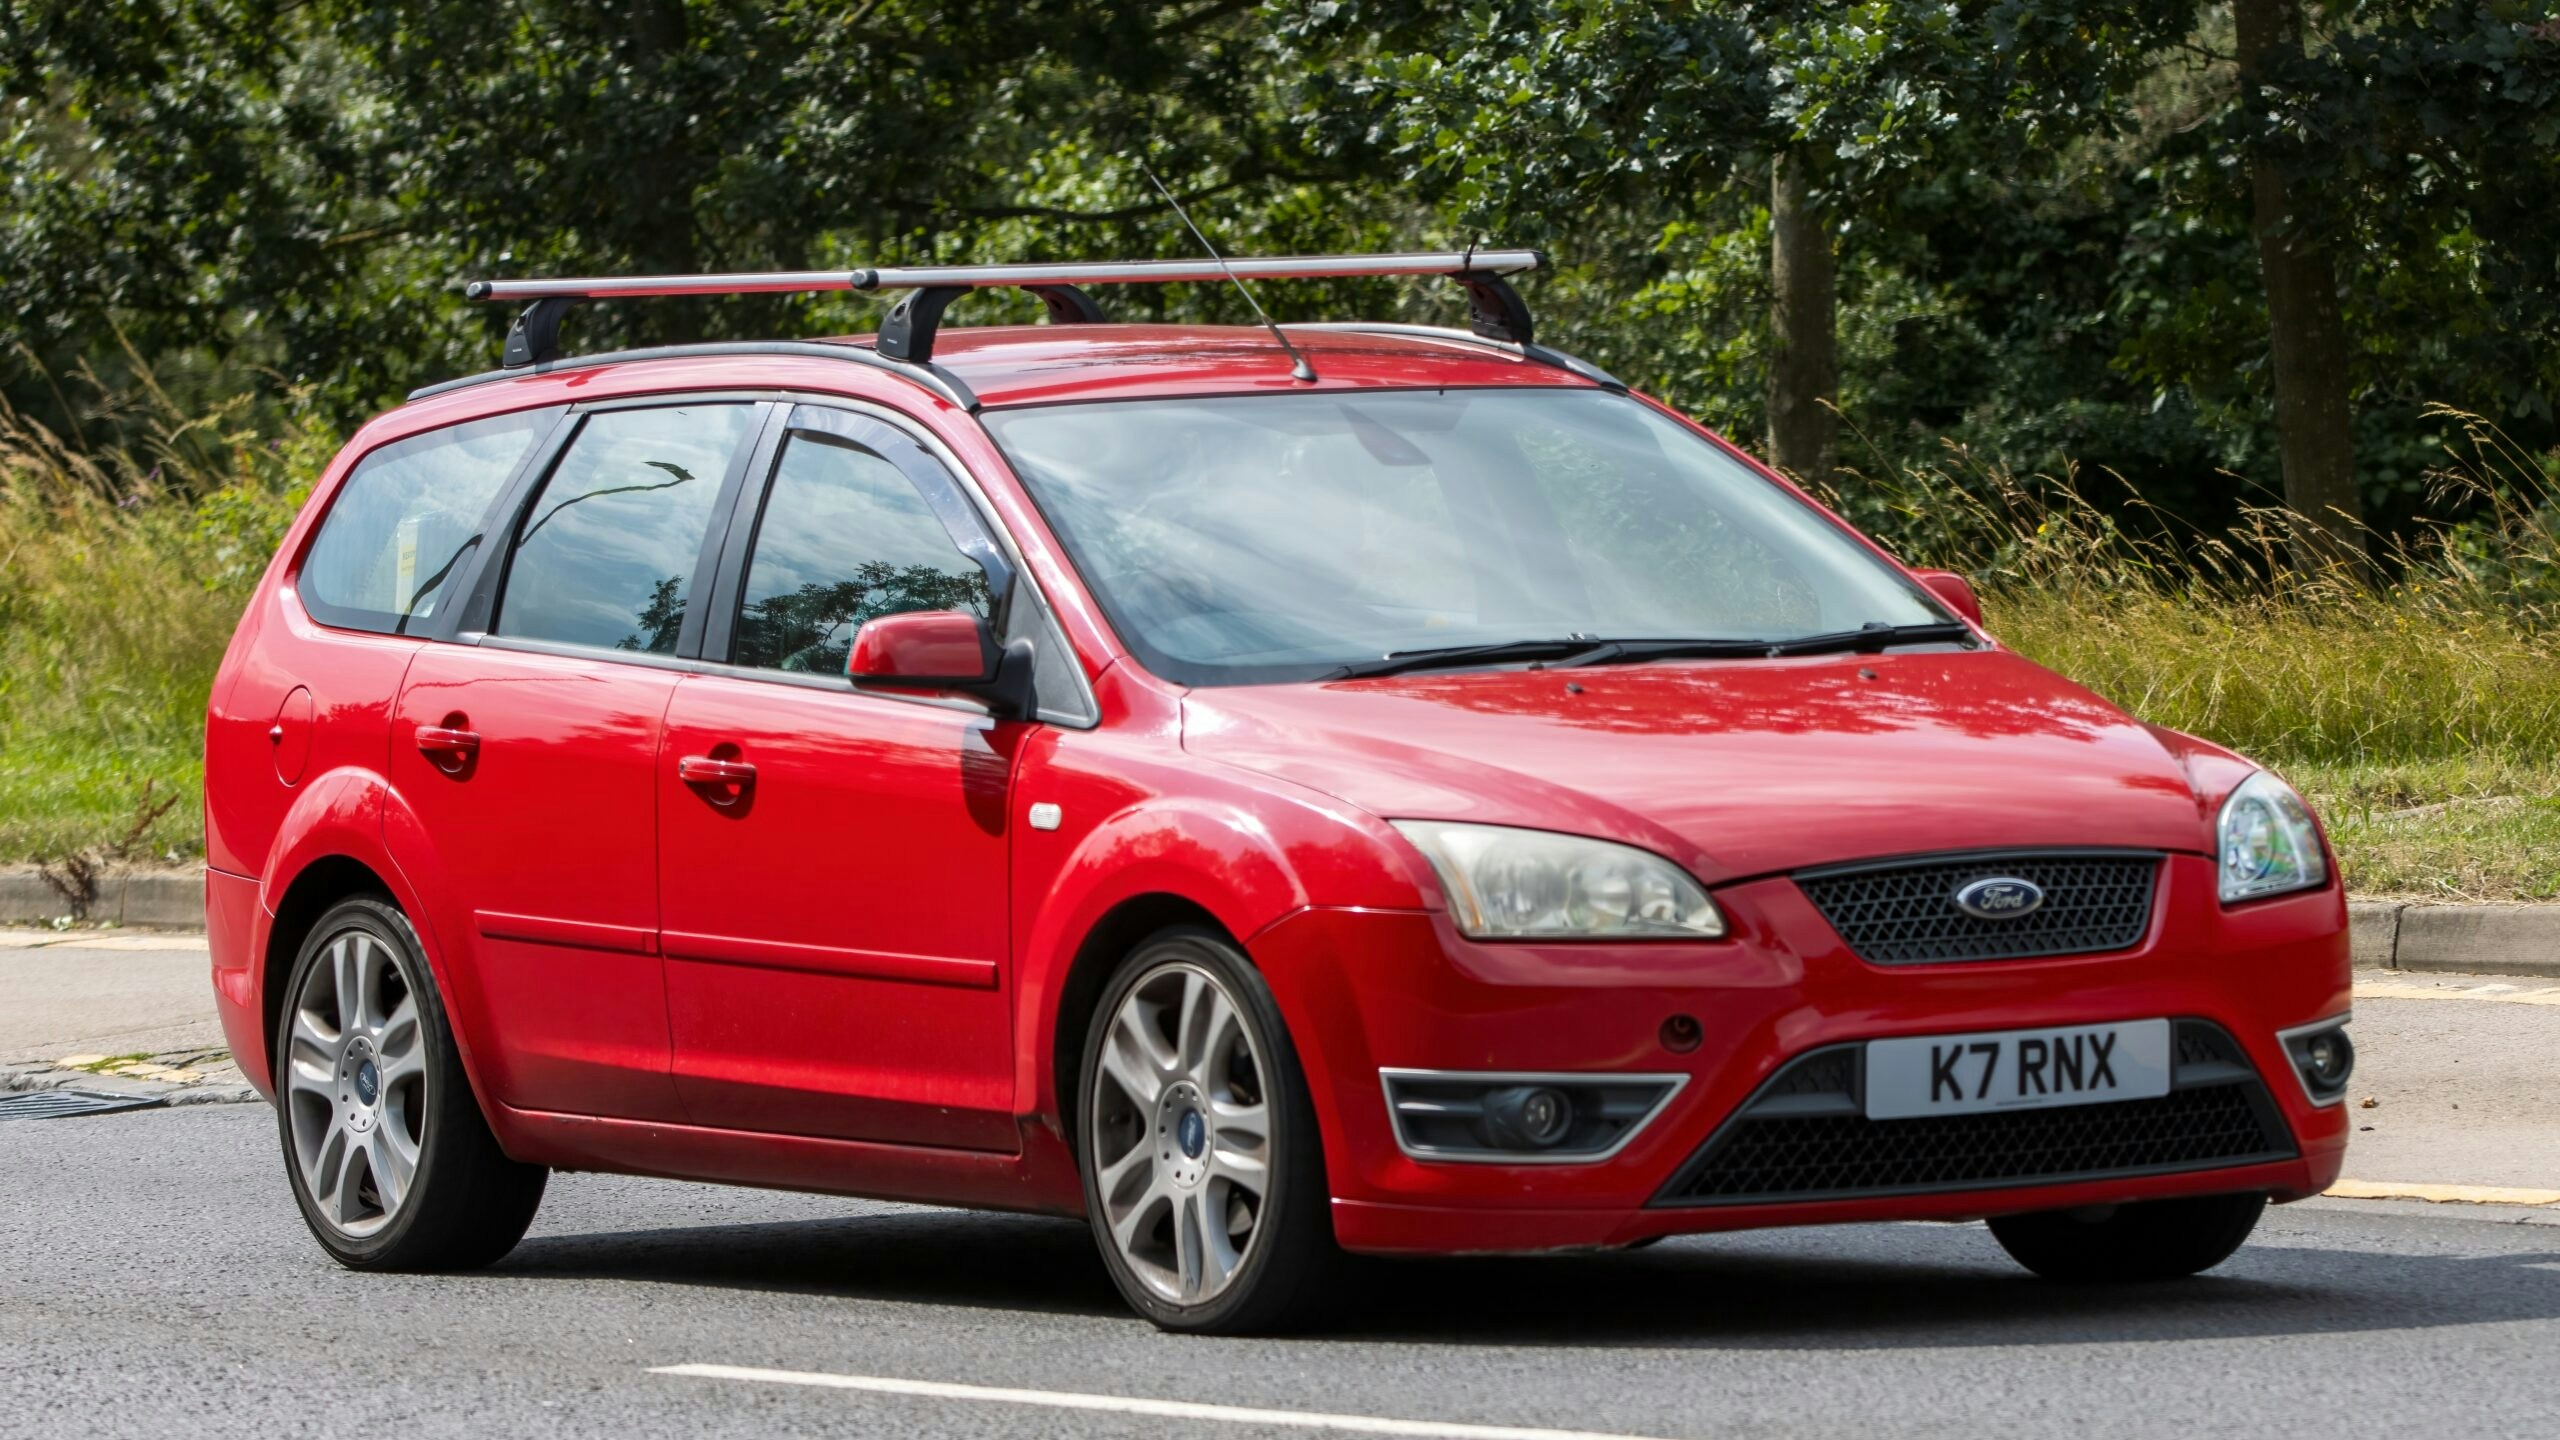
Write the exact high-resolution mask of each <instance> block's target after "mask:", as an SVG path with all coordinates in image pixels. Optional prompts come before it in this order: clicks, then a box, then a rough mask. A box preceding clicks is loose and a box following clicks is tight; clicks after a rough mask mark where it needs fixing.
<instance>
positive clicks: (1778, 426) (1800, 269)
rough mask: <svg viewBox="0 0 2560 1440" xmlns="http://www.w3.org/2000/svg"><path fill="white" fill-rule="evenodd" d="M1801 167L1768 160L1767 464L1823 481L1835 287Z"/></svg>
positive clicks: (1832, 449)
mask: <svg viewBox="0 0 2560 1440" xmlns="http://www.w3.org/2000/svg"><path fill="white" fill-rule="evenodd" d="M1807 168H1808V167H1807V166H1806V164H1805V162H1804V159H1803V157H1802V156H1799V155H1795V154H1792V153H1783V152H1782V153H1781V154H1780V155H1779V156H1778V157H1777V159H1776V160H1775V161H1773V162H1772V163H1771V165H1770V167H1769V341H1770V347H1769V390H1768V410H1769V463H1770V464H1772V465H1774V466H1776V467H1777V468H1779V469H1781V470H1784V471H1787V472H1788V473H1790V474H1792V475H1796V476H1798V477H1801V478H1803V479H1806V480H1811V481H1814V482H1816V483H1827V482H1828V481H1829V480H1830V479H1831V475H1832V471H1833V470H1835V469H1836V468H1838V466H1839V463H1840V417H1839V415H1838V413H1837V412H1835V411H1834V410H1833V409H1832V408H1831V405H1832V402H1833V401H1834V400H1835V399H1836V398H1837V397H1838V395H1839V390H1840V353H1839V343H1838V337H1837V336H1836V335H1835V334H1834V332H1833V328H1832V327H1833V314H1834V311H1835V310H1836V309H1837V308H1838V302H1839V286H1838V281H1837V277H1836V275H1835V274H1834V272H1833V268H1832V256H1831V226H1830V225H1829V223H1827V221H1826V219H1825V217H1824V215H1823V213H1822V211H1821V209H1820V207H1818V206H1816V205H1815V204H1814V203H1813V201H1812V199H1811V198H1810V196H1809V195H1808V193H1807V192H1808V190H1809V189H1810V185H1809V182H1808V177H1807V174H1806V171H1807Z"/></svg>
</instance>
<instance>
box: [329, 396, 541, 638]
mask: <svg viewBox="0 0 2560 1440" xmlns="http://www.w3.org/2000/svg"><path fill="white" fill-rule="evenodd" d="M557 413H558V412H557V411H553V410H531V411H525V412H522V413H519V414H514V415H499V416H494V417H492V418H490V419H487V420H475V421H473V422H471V423H470V424H468V425H456V426H454V427H452V428H451V429H449V430H436V431H431V432H429V433H427V434H424V435H413V436H411V437H410V438H408V439H406V440H402V441H399V442H397V443H394V444H390V445H385V446H383V447H382V448H381V449H379V450H376V451H374V452H373V453H372V454H370V455H367V456H366V457H364V460H363V461H362V462H361V463H359V464H358V465H357V466H356V468H355V473H353V474H351V475H349V476H348V477H347V480H346V483H345V484H344V485H342V486H340V487H339V488H338V495H337V499H335V500H334V501H332V502H331V503H330V506H329V518H327V519H326V520H323V521H321V522H320V534H319V537H318V538H317V539H315V540H313V541H312V542H311V552H310V553H309V554H308V555H306V556H304V557H303V561H302V572H301V575H300V577H299V578H298V579H297V580H296V581H295V589H296V591H297V592H298V593H299V594H300V595H301V596H302V604H303V607H304V608H305V609H307V610H309V611H310V612H311V613H312V615H314V616H315V617H317V618H318V619H319V620H321V621H322V622H324V623H326V624H330V625H337V626H342V627H344V628H347V629H351V630H373V631H378V632H380V633H383V634H395V633H397V632H399V631H401V630H404V629H407V628H408V627H409V626H410V625H412V624H414V623H415V622H418V621H422V620H425V619H427V618H429V617H430V616H432V615H434V614H435V611H436V606H437V605H438V604H439V603H440V602H441V601H442V600H443V599H444V594H445V588H446V586H447V585H448V583H450V582H451V581H452V580H453V578H454V577H455V576H456V575H458V574H460V573H461V571H462V569H463V565H462V561H463V559H464V557H465V556H466V555H467V554H468V553H469V552H470V549H471V546H472V543H473V542H474V541H477V540H478V539H479V538H480V521H481V518H482V516H483V515H484V514H485V513H486V512H487V510H488V508H489V502H490V501H492V500H494V499H496V498H497V494H498V487H499V486H500V485H503V484H505V483H506V479H507V476H508V475H509V474H510V473H511V472H513V471H514V469H515V467H516V462H517V461H519V460H522V459H523V458H524V452H525V451H526V450H527V449H528V448H530V447H531V446H532V444H533V442H534V441H535V440H536V439H537V438H539V437H540V436H541V434H542V433H543V431H544V430H545V429H547V428H548V427H549V426H550V424H551V421H552V419H553V417H554V416H555V415H556V414H557Z"/></svg>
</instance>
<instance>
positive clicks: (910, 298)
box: [462, 246, 1543, 370]
mask: <svg viewBox="0 0 2560 1440" xmlns="http://www.w3.org/2000/svg"><path fill="white" fill-rule="evenodd" d="M1542 263H1543V257H1541V256H1540V255H1539V254H1538V252H1537V251H1535V250H1483V249H1477V248H1475V247H1473V246H1470V247H1468V248H1467V249H1464V250H1435V251H1422V252H1416V253H1409V254H1398V255H1256V256H1247V257H1244V258H1242V259H1237V260H1226V261H1220V260H1217V259H1214V258H1212V259H1209V260H1206V261H1201V260H1075V261H1059V262H1055V263H1040V264H1028V265H884V266H876V267H870V268H865V269H860V270H777V271H766V272H761V273H744V274H734V275H593V276H584V277H576V278H564V279H555V280H474V281H472V282H471V283H470V284H468V285H466V286H464V287H463V291H462V293H463V294H464V295H465V296H468V297H469V298H471V299H473V300H494V301H510V300H517V301H525V302H528V303H527V304H526V305H525V308H524V311H523V312H522V313H521V314H519V315H518V316H517V317H516V322H515V324H514V326H513V327H512V328H510V329H509V330H508V332H507V350H506V356H505V358H504V359H503V360H502V361H501V362H500V363H501V365H502V366H503V367H504V368H506V369H509V370H521V369H524V368H525V367H527V366H531V365H540V364H544V363H547V362H549V361H552V360H556V359H558V358H560V354H561V351H560V321H561V318H562V317H563V316H565V315H567V314H568V313H569V309H570V307H571V306H574V305H577V304H579V303H580V302H582V301H587V300H610V299H622V298H639V297H643V296H671V295H782V294H809V293H815V292H823V291H844V290H851V291H861V292H865V293H868V292H873V291H880V290H904V291H906V292H907V293H906V294H905V295H904V296H902V297H901V298H900V299H899V301H898V303H897V304H896V305H893V306H891V307H890V309H889V313H888V315H887V316H886V317H885V318H883V319H882V320H881V322H880V337H879V340H878V341H877V342H876V347H875V348H876V349H877V351H878V353H879V354H880V355H881V356H882V357H883V358H886V359H889V360H896V361H905V362H908V363H912V364H919V365H921V364H925V363H927V362H929V361H931V360H932V359H933V337H934V332H935V330H937V329H938V328H939V327H940V326H941V324H942V312H943V311H944V310H945V309H946V308H948V307H949V306H950V304H951V302H952V301H953V300H955V299H957V298H959V297H960V296H962V295H966V294H968V293H969V292H970V291H972V290H983V289H988V288H992V287H996V286H1012V287H1015V288H1019V289H1023V290H1027V291H1030V292H1031V293H1032V294H1034V295H1037V296H1039V297H1040V299H1041V301H1042V303H1044V304H1045V305H1047V306H1048V310H1049V319H1050V320H1051V321H1052V322H1053V323H1056V324H1061V325H1075V324H1095V323H1099V322H1100V321H1102V320H1103V319H1104V318H1105V316H1104V315H1103V312H1102V307H1101V306H1099V305H1097V304H1095V303H1094V302H1093V299H1092V297H1091V296H1088V295H1086V294H1085V293H1084V291H1083V290H1081V289H1079V288H1078V287H1079V286H1083V285H1131V284H1165V283H1169V282H1173V281H1206V282H1211V283H1215V282H1217V281H1222V280H1226V279H1229V278H1231V277H1233V278H1241V279H1253V280H1304V279H1331V278H1344V277H1353V276H1387V275H1432V276H1442V277H1446V278H1448V279H1452V280H1455V281H1457V282H1458V283H1459V284H1460V285H1461V286H1463V287H1465V289H1466V292H1467V308H1468V310H1469V311H1470V312H1471V313H1470V316H1469V318H1470V320H1471V321H1472V323H1473V326H1474V329H1475V333H1476V334H1478V335H1481V336H1484V337H1485V338H1487V339H1490V340H1505V341H1509V342H1511V343H1513V344H1517V345H1527V344H1529V343H1530V342H1531V338H1532V337H1531V328H1530V327H1531V322H1530V319H1529V307H1528V306H1527V305H1526V304H1524V303H1523V302H1522V301H1521V299H1520V293H1519V292H1518V291H1516V290H1514V289H1512V288H1511V283H1510V282H1509V281H1508V280H1506V279H1504V278H1503V277H1504V276H1506V275H1518V274H1523V273H1525V272H1528V271H1531V270H1535V269H1537V268H1539V266H1540V265H1541V264H1542Z"/></svg>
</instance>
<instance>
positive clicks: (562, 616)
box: [492, 404, 755, 655]
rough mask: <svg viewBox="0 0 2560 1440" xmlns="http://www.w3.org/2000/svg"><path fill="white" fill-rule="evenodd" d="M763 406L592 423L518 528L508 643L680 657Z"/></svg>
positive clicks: (637, 414) (506, 610)
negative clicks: (734, 459)
mask: <svg viewBox="0 0 2560 1440" xmlns="http://www.w3.org/2000/svg"><path fill="white" fill-rule="evenodd" d="M754 413H755V412H754V407H753V406H749V405H729V404H723V405H671V406H666V407H662V408H656V409H646V410H608V411H603V412H601V413H598V414H594V415H590V416H588V417H587V418H586V420H585V422H584V424H583V425H582V427H581V428H580V429H579V431H578V438H577V439H576V440H575V441H574V442H573V443H571V445H570V446H569V451H568V453H567V454H566V455H564V456H562V457H561V459H560V463H559V465H558V466H557V467H556V468H555V469H553V471H552V472H551V479H550V482H549V483H548V484H546V485H544V486H543V488H542V493H541V494H540V495H538V496H536V497H535V499H534V502H533V506H532V508H531V509H529V510H527V511H526V512H525V517H524V521H523V523H522V524H521V525H520V526H519V527H518V528H517V531H516V542H515V554H514V555H513V557H512V558H511V559H510V560H509V561H508V564H507V582H506V593H505V594H504V595H503V596H502V597H501V598H500V600H499V603H498V619H497V624H496V625H495V626H494V627H492V628H493V630H494V632H495V633H497V634H500V635H507V636H513V637H516V638H519V639H526V640H549V641H554V642H557V643H560V644H564V645H588V646H594V647H596V648H598V649H605V650H633V651H641V652H645V653H649V654H656V655H671V654H673V653H675V648H676V637H677V635H678V634H679V633H680V632H681V631H682V629H683V626H684V616H685V606H686V604H687V603H688V601H689V600H690V598H691V592H692V588H693V572H694V567H695V565H696V564H697V563H698V562H699V560H700V559H701V554H702V542H703V539H704V536H705V535H706V534H707V533H708V531H709V529H710V525H711V513H712V509H713V502H714V501H715V500H717V499H718V498H719V494H720V482H721V479H722V477H723V476H724V475H725V474H726V473H727V471H728V467H729V461H730V457H731V456H732V455H734V454H735V453H736V451H737V448H738V445H739V443H740V441H742V440H743V439H745V437H746V434H747V429H748V424H749V421H750V420H751V419H752V418H753V415H754Z"/></svg>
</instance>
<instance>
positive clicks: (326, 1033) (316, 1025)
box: [287, 1009, 346, 1064]
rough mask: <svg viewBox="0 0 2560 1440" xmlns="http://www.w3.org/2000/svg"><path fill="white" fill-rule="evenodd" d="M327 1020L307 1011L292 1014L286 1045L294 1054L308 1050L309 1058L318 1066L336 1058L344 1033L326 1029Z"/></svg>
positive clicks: (302, 1010) (297, 1011) (322, 1016)
mask: <svg viewBox="0 0 2560 1440" xmlns="http://www.w3.org/2000/svg"><path fill="white" fill-rule="evenodd" d="M327 1018H328V1017H326V1016H324V1015H318V1014H314V1013H313V1012H312V1011H310V1010H307V1009H296V1010H295V1011H294V1012H293V1029H292V1030H291V1031H290V1032H289V1034H288V1036H287V1043H288V1044H289V1045H290V1046H291V1047H292V1049H293V1051H294V1052H295V1053H296V1054H300V1053H302V1052H303V1051H304V1050H305V1049H308V1050H309V1051H310V1054H311V1058H312V1059H313V1060H314V1061H315V1062H317V1063H320V1064H327V1063H329V1061H331V1060H332V1059H334V1058H335V1057H336V1055H337V1053H338V1042H339V1041H340V1040H342V1039H344V1038H345V1033H346V1032H344V1031H335V1032H333V1031H331V1030H330V1029H328V1027H327V1024H326V1021H327Z"/></svg>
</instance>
